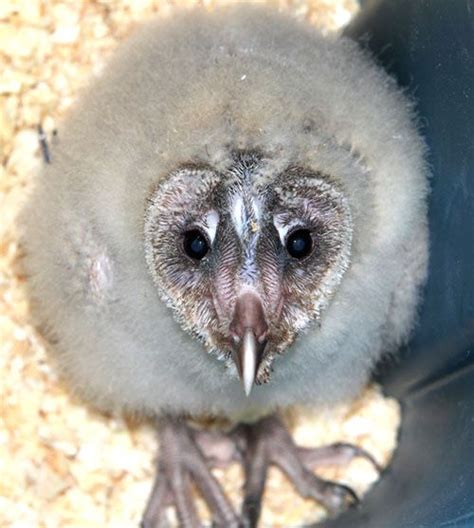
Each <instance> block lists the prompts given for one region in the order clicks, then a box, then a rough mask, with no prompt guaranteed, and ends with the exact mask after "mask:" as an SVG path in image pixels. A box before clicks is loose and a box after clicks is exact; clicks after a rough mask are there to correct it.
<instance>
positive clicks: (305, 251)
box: [286, 229, 313, 259]
mask: <svg viewBox="0 0 474 528" xmlns="http://www.w3.org/2000/svg"><path fill="white" fill-rule="evenodd" d="M312 249H313V239H312V238H311V233H310V232H309V230H308V229H297V230H296V231H293V233H291V234H290V235H289V237H288V238H287V239H286V250H287V251H288V253H289V254H290V255H291V256H292V257H293V258H296V259H302V258H304V257H307V256H308V255H309V254H310V253H311V250H312Z"/></svg>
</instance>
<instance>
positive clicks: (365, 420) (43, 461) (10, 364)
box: [0, 0, 400, 528]
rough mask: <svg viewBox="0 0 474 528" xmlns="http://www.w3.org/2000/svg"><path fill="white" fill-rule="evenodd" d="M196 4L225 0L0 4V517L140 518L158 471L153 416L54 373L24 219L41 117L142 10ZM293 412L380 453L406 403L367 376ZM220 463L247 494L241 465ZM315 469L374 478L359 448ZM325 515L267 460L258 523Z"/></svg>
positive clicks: (310, 437) (321, 15)
mask: <svg viewBox="0 0 474 528" xmlns="http://www.w3.org/2000/svg"><path fill="white" fill-rule="evenodd" d="M197 3H199V4H201V5H204V6H205V7H206V8H209V9H212V8H213V7H214V6H216V5H218V4H222V3H228V2H226V1H225V0H221V1H217V0H202V1H201V2H196V1H191V0H182V1H179V2H178V1H175V2H173V1H169V0H168V1H165V0H96V1H92V0H90V1H87V0H82V1H69V2H68V1H47V0H2V1H1V2H0V60H1V64H2V69H1V71H2V73H1V76H0V155H1V161H2V163H1V165H0V396H1V397H0V475H2V478H1V479H0V528H7V527H8V528H30V527H31V528H68V527H71V528H72V527H74V528H80V527H87V528H95V527H97V528H99V527H100V528H104V527H108V528H122V527H123V528H125V527H130V526H138V523H139V521H140V517H141V514H142V512H143V509H144V506H145V502H146V500H147V498H148V494H149V491H150V489H151V484H152V480H153V476H154V469H155V468H154V457H155V453H156V438H155V436H156V435H155V432H154V431H153V428H152V427H151V425H150V424H137V423H133V422H131V421H130V420H128V421H127V420H126V419H124V418H122V417H119V416H104V415H100V414H98V413H97V412H95V411H93V410H90V409H88V408H86V407H85V406H84V405H83V404H82V403H81V402H78V401H75V400H73V399H72V398H71V397H70V395H69V394H68V392H67V389H66V388H65V387H64V386H63V385H62V383H61V381H60V380H58V379H57V376H56V374H55V372H54V371H53V370H52V368H51V367H50V364H49V362H48V358H47V356H46V343H44V341H43V339H42V338H41V336H40V335H39V334H38V333H37V331H36V330H35V329H34V327H33V326H32V325H31V323H30V319H29V311H28V302H27V299H26V297H25V294H24V290H23V285H24V281H25V278H24V276H23V275H22V271H21V248H20V247H19V243H18V233H17V230H16V227H15V218H16V215H17V214H18V212H19V210H20V209H21V206H22V203H23V200H24V197H25V194H26V192H27V190H28V188H29V186H30V184H31V181H32V177H33V175H34V173H35V172H36V171H37V169H38V166H39V164H40V163H41V160H40V151H39V142H38V133H37V126H38V125H39V124H41V125H42V127H43V128H44V130H45V132H46V133H47V135H48V137H49V138H50V140H51V138H52V133H53V131H54V130H55V128H56V127H57V123H58V121H59V120H60V119H61V118H62V116H64V114H65V112H66V111H67V109H68V107H69V106H70V105H71V103H72V102H73V101H74V100H75V98H76V96H77V94H78V91H79V89H80V88H81V87H82V86H83V85H84V84H85V82H87V80H88V79H89V77H90V76H91V75H96V74H98V73H99V72H100V70H101V68H102V67H103V64H104V62H105V61H106V59H107V58H108V56H109V55H110V53H111V52H112V51H113V50H114V49H115V47H116V46H117V44H118V43H119V42H120V41H122V40H123V39H124V38H126V36H127V35H128V34H129V33H130V32H131V30H132V29H133V27H135V26H136V25H137V24H138V23H139V22H141V21H143V20H147V19H149V18H151V17H152V16H153V15H154V14H159V15H166V14H169V13H170V11H171V10H172V8H173V7H175V6H176V5H184V6H193V5H196V4H197ZM268 3H272V4H274V5H277V6H279V7H280V8H284V9H287V10H288V11H289V12H290V14H291V15H292V16H296V17H299V18H306V19H308V20H310V21H311V22H312V23H314V24H315V25H317V26H319V27H321V28H322V29H323V30H325V31H334V30H336V29H337V28H339V27H340V26H342V25H343V24H345V23H346V22H347V21H348V20H349V19H350V17H351V16H352V14H353V13H354V12H355V11H356V9H357V6H356V2H355V0H313V1H311V0H307V1H303V0H287V1H283V0H282V1H280V2H268ZM53 140H54V139H53ZM292 421H293V430H294V434H295V439H296V441H297V442H299V443H300V444H302V445H307V446H315V445H326V444H328V443H332V442H336V441H345V442H352V443H355V444H357V445H359V446H362V447H364V448H365V449H366V450H368V451H369V452H370V453H372V454H373V455H374V456H375V458H376V459H377V460H378V462H379V463H381V464H382V465H385V464H387V463H388V461H389V459H390V457H391V453H392V452H393V450H394V448H395V446H396V438H397V431H398V426H399V421H400V411H399V406H398V404H397V402H395V401H394V400H391V399H387V398H384V397H383V396H382V394H381V392H380V389H379V388H377V387H371V388H369V389H367V391H366V392H365V393H364V394H363V395H362V396H361V397H360V399H358V400H357V401H356V402H354V403H352V404H351V405H347V406H340V407H338V408H336V409H332V410H331V411H327V412H324V413H318V415H314V414H311V413H310V412H308V411H302V410H301V411H300V412H298V413H295V414H294V415H293V417H292ZM374 424H377V427H374V426H373V425H374ZM215 474H216V476H217V478H218V479H219V480H220V481H221V482H222V484H223V486H224V487H225V489H227V490H228V492H229V494H230V496H231V498H232V500H233V501H234V502H235V504H236V505H238V503H239V498H240V497H241V486H242V480H243V477H242V472H241V468H240V467H239V466H238V465H237V464H235V465H232V466H230V467H229V468H227V469H225V470H223V469H216V470H215ZM318 474H319V475H320V476H322V477H323V478H328V479H331V480H336V481H341V482H344V483H345V484H348V485H349V486H351V487H353V488H354V490H355V491H356V492H358V493H359V494H362V493H363V492H364V491H365V490H366V489H368V487H370V485H371V484H372V483H373V482H374V481H375V480H376V478H377V473H376V471H375V470H374V469H373V468H372V466H371V465H370V464H369V463H368V462H366V461H364V460H361V459H356V460H354V461H353V462H351V463H350V464H349V465H348V466H346V467H343V468H330V467H328V468H324V469H322V470H320V471H319V470H318ZM199 505H200V510H201V511H202V513H203V514H205V506H204V503H203V502H202V501H200V503H199ZM289 505H291V506H289ZM323 515H324V509H323V508H321V507H318V506H317V505H315V504H314V503H313V502H311V501H305V500H303V499H301V498H300V497H298V496H297V495H296V494H295V493H294V492H293V490H292V488H291V485H290V484H289V483H288V482H287V481H286V480H285V478H284V476H283V475H282V474H281V473H280V472H278V471H277V470H276V469H271V471H270V474H269V481H268V485H267V489H266V494H265V499H264V508H263V513H262V523H261V524H262V526H268V527H270V526H271V527H280V526H281V527H291V526H299V525H301V524H302V523H305V522H314V521H315V520H318V519H321V518H322V516H323Z"/></svg>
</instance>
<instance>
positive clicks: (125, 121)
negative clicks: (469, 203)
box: [24, 6, 428, 420]
mask: <svg viewBox="0 0 474 528" xmlns="http://www.w3.org/2000/svg"><path fill="white" fill-rule="evenodd" d="M59 137H60V141H59V144H58V145H57V146H56V148H55V150H54V151H53V162H52V164H51V165H49V166H47V167H45V169H44V170H43V171H42V174H41V175H40V177H39V178H38V181H37V182H36V186H35V189H34V191H33V193H32V195H31V197H30V199H29V204H28V206H27V208H26V210H25V214H24V218H25V223H26V228H25V241H26V252H27V257H26V267H27V271H28V274H29V275H30V276H31V279H30V283H31V288H32V293H33V295H34V297H35V299H36V304H37V309H36V311H37V313H38V315H39V317H40V319H41V321H42V322H43V324H44V325H45V327H46V329H47V331H48V332H49V334H50V335H51V336H52V338H53V339H54V342H55V344H54V350H55V356H56V359H57V363H58V365H59V367H60V368H61V370H62V371H63V372H64V374H65V375H66V377H67V378H68V379H69V381H70V384H71V386H72V387H73V389H75V390H76V391H77V392H78V393H80V394H81V395H83V396H84V397H85V398H86V399H89V400H90V401H92V402H93V403H94V404H95V405H96V406H98V407H100V408H104V409H115V410H127V411H132V412H135V413H142V414H147V415H159V414H161V413H173V414H186V415H194V416H199V415H203V414H205V415H209V414H214V415H218V416H225V417H229V418H232V419H236V420H240V419H250V417H255V416H260V415H263V414H265V413H268V412H271V411H273V410H274V409H276V408H282V407H287V406H290V405H295V404H305V405H314V406H316V405H328V404H332V403H334V402H336V401H340V400H341V399H345V398H350V397H353V396H354V395H355V394H356V393H357V392H358V391H359V390H360V389H361V388H362V387H363V385H364V384H365V383H366V382H367V381H368V378H369V376H370V373H371V370H372V368H373V366H374V364H375V363H376V361H377V360H379V359H380V357H381V356H382V355H383V354H384V353H390V352H393V351H394V350H395V349H396V347H397V346H399V345H400V344H401V343H402V342H403V341H404V340H405V339H406V338H407V337H408V335H409V332H410V330H411V328H412V326H413V321H414V318H415V310H416V305H417V302H418V299H419V287H420V285H421V284H422V283H423V280H424V278H425V275H426V263H427V246H428V239H427V222H426V194H427V169H426V164H425V161H424V143H423V141H422V139H421V138H420V136H419V134H418V131H417V127H416V124H415V122H414V115H413V109H412V103H411V102H410V101H408V100H407V98H406V97H405V95H404V94H402V93H401V92H400V90H399V89H398V88H397V86H396V83H395V82H394V81H393V80H392V79H391V78H390V77H389V76H388V75H387V74H386V73H385V72H383V71H382V70H381V69H380V68H379V67H377V66H376V65H375V64H374V63H373V62H372V60H371V59H370V57H368V56H367V55H366V53H365V52H363V51H361V50H360V49H359V48H358V46H357V45H356V44H355V43H353V42H351V41H349V40H347V39H345V38H339V37H328V38H324V37H322V36H320V35H319V34H318V33H317V32H316V31H315V30H314V29H313V28H311V27H309V26H305V25H302V24H300V23H297V22H296V21H294V20H292V19H291V18H289V17H288V16H284V15H281V14H277V13H273V12H270V11H267V10H265V9H261V8H251V7H249V6H243V7H237V8H233V9H225V10H221V11H217V12H214V13H212V14H206V13H204V12H201V11H195V12H191V13H182V14H175V15H174V16H173V17H172V18H170V19H166V20H162V21H157V22H153V23H151V24H149V25H146V26H145V27H144V28H143V29H141V30H139V31H138V32H137V34H136V35H135V36H133V37H132V38H131V39H130V40H129V41H128V42H127V43H125V44H124V45H123V46H122V47H121V49H120V50H119V51H118V53H117V55H116V56H115V57H114V58H113V59H112V61H111V63H110V64H109V65H108V67H107V68H106V69H105V71H104V72H103V74H102V75H101V76H100V78H99V79H97V80H95V81H94V83H93V85H92V86H91V87H90V88H89V89H88V90H87V91H86V93H85V94H84V95H83V97H82V98H81V100H80V102H79V103H78V104H77V106H76V107H75V109H74V110H73V111H72V113H71V116H70V117H69V119H68V120H67V121H66V122H65V123H64V125H63V128H62V129H60V131H59ZM180 171H181V172H180ZM182 171H184V172H182ZM183 174H184V176H183ZM216 175H218V176H216ZM308 175H310V176H308ZM303 180H304V181H305V182H307V181H309V180H311V181H314V182H316V183H315V184H314V185H315V186H316V187H317V189H318V193H319V194H318V196H324V197H326V198H325V199H326V200H327V201H328V203H334V204H335V205H334V211H336V212H334V215H333V216H334V218H332V219H331V222H339V223H341V222H342V223H343V224H344V230H345V236H344V237H343V238H341V239H338V238H337V237H334V238H331V239H330V238H324V236H326V235H324V236H323V237H322V238H321V240H322V242H321V248H322V249H321V254H323V252H324V251H325V249H324V248H325V245H324V244H325V243H326V242H327V241H328V240H330V242H331V243H329V242H327V244H326V245H328V247H329V246H330V247H329V250H330V251H333V252H334V255H336V254H337V258H336V256H335V257H334V259H333V260H330V259H329V257H328V259H327V261H328V262H330V263H334V264H331V265H330V264H327V269H326V268H324V269H323V268H321V270H322V271H321V273H324V280H323V281H321V282H320V283H319V282H318V286H317V288H316V287H315V289H314V291H313V290H312V289H311V288H310V289H308V291H307V292H305V289H304V288H300V289H299V290H298V291H297V292H296V293H295V292H294V291H293V290H292V287H291V283H290V282H289V279H288V278H286V279H285V280H286V282H285V289H284V293H283V294H282V295H283V296H285V295H286V296H287V297H285V298H293V297H295V296H296V295H299V296H302V297H305V296H308V298H307V299H306V298H305V299H302V300H301V299H299V300H298V303H299V304H298V307H299V308H298V309H296V308H295V309H294V310H293V312H291V313H290V312H288V315H287V316H285V317H286V320H287V321H290V322H291V324H293V325H294V326H295V328H296V327H297V328H296V329H295V332H294V336H293V335H292V338H291V339H289V340H288V343H287V346H286V345H285V347H284V348H281V349H279V348H278V347H277V346H276V345H275V352H274V353H272V354H269V355H268V357H267V358H266V359H265V361H266V363H265V365H264V367H262V369H263V370H262V376H261V383H260V384H259V385H257V386H256V387H254V389H253V390H252V393H251V394H250V396H246V394H244V392H243V391H242V388H241V384H240V381H239V379H238V376H237V374H236V369H235V368H234V367H233V364H232V363H231V362H230V361H229V359H228V354H226V353H225V350H224V349H222V350H220V348H219V345H218V341H216V340H214V341H213V343H214V344H213V345H212V346H209V347H207V346H205V345H206V339H207V337H206V336H207V334H206V332H205V331H203V332H202V333H199V332H198V331H197V330H196V329H195V326H193V325H191V324H187V318H188V315H187V314H188V313H191V312H190V311H189V310H191V311H192V309H193V306H197V299H195V298H194V297H193V295H194V293H193V292H194V291H195V292H196V295H202V296H204V297H205V296H206V295H207V293H206V291H207V290H208V289H209V288H204V287H202V288H201V289H199V288H198V287H196V288H195V289H194V290H193V289H190V290H189V291H188V290H186V291H187V292H188V293H186V295H184V294H183V295H181V296H179V297H176V296H174V294H173V291H174V290H171V289H167V287H166V281H165V280H164V279H163V280H162V279H161V278H160V277H162V275H160V273H161V272H160V271H159V270H158V271H157V272H156V273H155V274H154V271H153V269H154V268H153V266H154V263H155V261H156V260H159V259H160V258H161V257H160V254H161V253H160V251H162V249H160V248H158V249H157V252H158V253H157V255H155V253H154V248H156V247H157V246H158V245H159V244H160V240H163V238H160V237H157V238H156V240H155V238H153V236H154V235H153V234H150V233H151V231H153V229H154V228H155V227H156V229H160V225H159V219H160V218H162V216H160V215H162V214H163V208H166V207H167V205H166V204H167V203H172V204H175V203H177V202H173V201H172V200H178V201H179V204H180V206H179V207H181V208H182V209H173V210H172V211H171V212H170V216H169V219H168V220H167V221H169V222H171V223H172V222H173V218H174V217H173V215H175V216H176V217H179V215H180V214H181V213H180V211H183V212H182V214H183V215H184V214H185V213H184V212H186V210H187V208H188V205H187V204H188V203H194V202H193V200H196V198H195V194H196V192H197V191H196V189H201V188H202V189H204V188H205V189H206V190H205V191H204V190H203V191H202V192H203V193H204V192H205V193H209V194H205V196H206V197H207V196H211V197H212V200H213V203H214V201H215V203H216V204H217V205H215V206H213V208H211V213H212V214H211V213H209V214H208V216H207V217H206V218H207V220H206V221H207V229H208V230H210V231H212V232H213V233H214V234H215V233H217V235H216V236H217V238H219V237H225V233H222V234H219V233H220V231H219V230H223V228H222V227H220V224H219V221H220V219H222V217H223V215H227V214H228V220H227V221H228V223H229V224H228V225H232V226H233V229H234V230H235V231H236V233H237V234H236V236H242V237H243V236H244V235H243V234H242V233H243V231H244V229H243V228H242V225H243V224H244V223H246V222H247V223H251V219H250V220H249V218H250V216H252V215H254V217H255V219H254V220H253V223H251V226H254V227H252V228H251V229H250V228H249V229H250V231H249V232H255V233H257V232H258V230H259V229H260V227H259V222H260V221H261V222H264V219H266V218H267V217H268V216H269V215H270V213H271V208H272V207H274V206H273V205H272V204H277V206H278V207H279V210H282V207H283V208H284V205H285V200H288V201H289V202H291V200H292V192H293V190H295V191H294V192H297V193H299V194H298V197H299V198H298V199H299V203H301V204H303V205H301V207H304V204H305V203H306V201H310V202H311V203H319V202H318V201H317V200H316V199H315V200H316V202H315V200H313V198H312V196H313V194H312V192H313V191H312V190H311V186H310V185H309V184H308V186H305V187H304V188H302V189H301V190H299V181H303ZM168 181H171V182H178V183H177V184H176V185H177V187H172V185H173V183H170V184H169V186H170V185H171V188H167V187H166V186H167V182H168ZM289 182H291V185H290V183H289ZM305 185H306V184H305ZM169 186H168V187H169ZM268 188H271V192H270V191H268V192H267V189H268ZM176 189H177V190H176ZM228 189H231V191H229V192H228ZM227 192H228V194H225V193H227ZM193 193H194V194H193ZM219 193H220V194H219ZM229 193H230V194H229ZM188 194H189V202H188V201H187V200H188ZM191 194H192V196H191ZM220 195H222V196H224V195H225V196H231V197H232V200H231V199H230V198H219V196H220ZM206 199H207V198H206ZM318 199H319V198H318ZM167 200H171V202H168V201H167ZM242 204H244V205H242ZM245 204H246V205H245ZM173 207H174V206H173ZM275 207H276V206H275ZM298 207H300V205H298ZM219 208H220V209H219ZM216 209H218V210H219V213H220V214H219V215H214V213H213V211H215V210H216ZM322 210H324V207H322ZM248 211H250V213H249V212H248ZM336 213H337V214H336ZM206 214H207V213H206ZM281 214H283V213H281ZM328 214H329V213H328ZM331 214H333V213H331ZM153 215H155V216H153ZM246 215H247V216H249V218H247V217H246ZM244 217H245V218H244ZM150 218H152V219H151V220H150ZM155 218H158V220H156V222H155V220H154V219H155ZM272 218H273V217H272ZM180 221H181V220H180V219H179V218H178V219H177V220H176V222H178V223H179V222H180ZM266 221H267V220H265V222H266ZM239 222H240V224H239ZM272 222H273V223H272ZM282 222H283V221H282ZM267 223H268V225H270V224H272V225H275V226H276V227H275V233H276V234H275V237H277V235H278V233H279V232H280V231H278V229H279V228H281V229H283V230H284V227H281V226H280V224H278V225H277V224H275V220H274V218H273V219H272V220H268V222H267ZM170 225H171V224H170ZM239 225H240V228H239ZM281 225H284V222H283V223H282V224H281ZM328 225H330V224H328ZM165 228H166V229H167V227H166V226H165ZM163 229H164V228H163ZM228 229H230V228H228ZM239 229H240V231H239ZM252 229H253V231H252ZM268 229H270V228H268ZM341 229H342V228H341ZM241 231H242V232H241ZM277 231H278V233H277ZM268 232H269V233H270V234H269V235H268V237H267V238H271V236H273V234H272V233H273V231H268ZM245 236H247V235H245ZM249 236H250V235H249ZM255 236H256V235H255ZM330 236H332V235H331V233H329V234H328V235H327V237H330ZM173 238H176V237H175V236H174V235H173V236H172V237H171V238H170V241H169V242H167V243H169V244H172V243H173ZM211 238H212V236H211ZM265 238H266V235H265V237H264V236H263V235H262V236H261V237H260V239H259V242H256V243H258V244H261V243H263V242H262V241H263V240H264V239H265ZM275 239H276V240H277V238H275ZM246 243H247V242H246ZM248 244H250V242H248ZM276 244H277V242H275V243H274V244H273V245H272V246H271V248H270V249H269V251H270V250H271V251H272V252H275V253H276V252H278V251H279V249H278V248H276V249H275V248H274V246H275V245H276ZM331 244H332V245H331ZM246 247H247V246H246ZM248 247H250V246H248ZM318 248H319V246H318ZM329 250H328V251H329ZM163 251H164V250H163ZM262 251H263V250H262ZM250 253H251V252H250ZM250 253H249V255H250ZM272 254H273V253H272ZM323 256H324V255H323ZM242 258H243V261H245V258H246V257H245V258H244V257H242ZM259 258H260V257H259ZM278 258H280V257H278ZM284 258H286V257H281V258H280V260H278V259H277V262H280V261H281V262H283V260H284ZM248 259H249V262H250V261H252V256H251V255H250V256H248ZM262 259H263V261H264V260H265V259H264V257H262V258H260V260H258V258H257V260H255V262H262ZM282 259H283V260H282ZM322 260H323V259H322ZM160 262H161V261H160ZM252 262H254V261H252ZM244 264H245V262H244ZM244 264H242V266H244ZM160 265H161V264H160ZM259 265H260V264H259ZM261 265H262V266H263V265H264V264H261ZM284 266H285V264H284V263H283V264H281V267H282V269H283V268H284ZM321 266H322V265H321ZM257 267H258V266H257ZM158 268H159V266H158V265H157V269H158ZM160 269H161V268H160ZM239 269H240V268H239ZM285 269H286V268H285ZM318 269H319V268H318ZM270 271H271V270H270ZM270 271H269V273H270ZM163 273H165V272H163ZM183 273H184V272H183ZM186 273H188V271H186ZM189 273H190V272H189ZM242 273H243V272H242ZM245 273H246V274H247V276H252V273H257V274H258V270H257V271H255V270H254V271H252V266H251V265H250V264H249V265H248V266H247V268H246V272H245ZM279 273H280V272H279ZM281 273H284V272H283V271H282V272H281ZM285 273H286V272H285ZM305 273H306V271H305V269H304V268H300V269H298V270H296V271H294V275H292V276H294V277H296V279H295V280H299V279H298V278H297V277H299V276H301V280H302V281H303V280H306V279H305V278H304V277H303V276H304V275H305ZM224 275H225V274H224V273H223V274H218V275H216V276H214V277H220V276H224ZM239 276H240V275H239ZM242 276H243V275H242ZM278 276H280V275H278ZM186 277H188V275H186ZM189 277H191V275H189ZM189 277H188V279H186V280H189V281H191V280H192V278H189ZM170 280H171V279H170ZM183 280H184V279H183ZM239 280H240V279H239ZM242 280H243V279H242ZM213 281H214V282H212V284H214V283H215V282H216V281H217V283H218V282H219V279H218V278H217V279H213ZM210 284H211V283H210ZM212 284H211V286H210V287H214V286H212ZM262 288H263V290H264V291H265V295H267V297H268V298H270V297H271V294H272V291H271V290H272V284H271V281H269V282H268V281H267V283H265V284H264V285H263V286H262ZM222 290H225V285H223V286H222ZM263 290H262V291H263ZM219 291H221V290H219ZM315 292H316V293H315ZM262 295H263V294H262ZM210 302H211V301H209V303H210ZM222 302H223V303H224V304H225V302H224V301H222ZM232 302H234V301H232V300H229V303H230V304H232ZM183 303H184V304H186V310H188V311H183V310H182V305H183ZM277 305H278V307H277ZM206 306H207V305H206ZM304 306H308V307H309V308H308V310H309V311H310V312H311V317H310V316H306V315H305V313H304V308H301V307H304ZM272 307H273V308H272ZM229 309H230V308H229ZM264 309H265V310H266V314H267V318H271V317H272V315H271V314H270V315H268V313H270V312H271V313H273V312H276V311H278V310H280V309H281V307H280V305H279V304H278V302H277V301H275V303H274V304H271V302H270V301H268V306H267V305H264ZM180 310H181V311H180ZM206 310H207V311H206ZM206 310H204V308H203V310H202V312H203V313H200V314H197V315H195V317H196V318H197V319H196V320H206V321H207V320H208V319H210V318H212V317H213V315H212V314H213V313H214V312H212V309H211V308H209V309H207V308H206ZM235 310H237V309H236V308H235ZM235 310H234V311H235ZM272 310H273V312H272ZM267 312H268V313H267ZM180 314H181V315H180ZM193 316H194V315H193ZM189 317H190V316H189ZM199 317H201V319H198V318H199ZM206 318H207V319H206ZM286 320H285V321H286ZM279 321H280V322H281V326H282V327H284V325H285V324H287V325H289V324H290V323H289V322H286V323H285V322H284V321H283V319H280V320H279ZM209 324H211V323H209ZM279 324H280V323H275V324H274V330H272V328H273V327H272V326H271V324H270V332H272V331H274V332H275V333H276V334H277V333H278V331H279V330H278V328H279ZM209 339H210V338H209ZM216 339H217V338H216ZM282 339H283V338H282ZM216 343H217V344H216ZM224 348H225V347H224Z"/></svg>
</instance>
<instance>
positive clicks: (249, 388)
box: [243, 381, 253, 398]
mask: <svg viewBox="0 0 474 528" xmlns="http://www.w3.org/2000/svg"><path fill="white" fill-rule="evenodd" d="M243 386H244V392H245V396H247V398H248V397H249V396H250V393H251V392H252V387H253V381H252V382H250V383H243Z"/></svg>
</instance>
